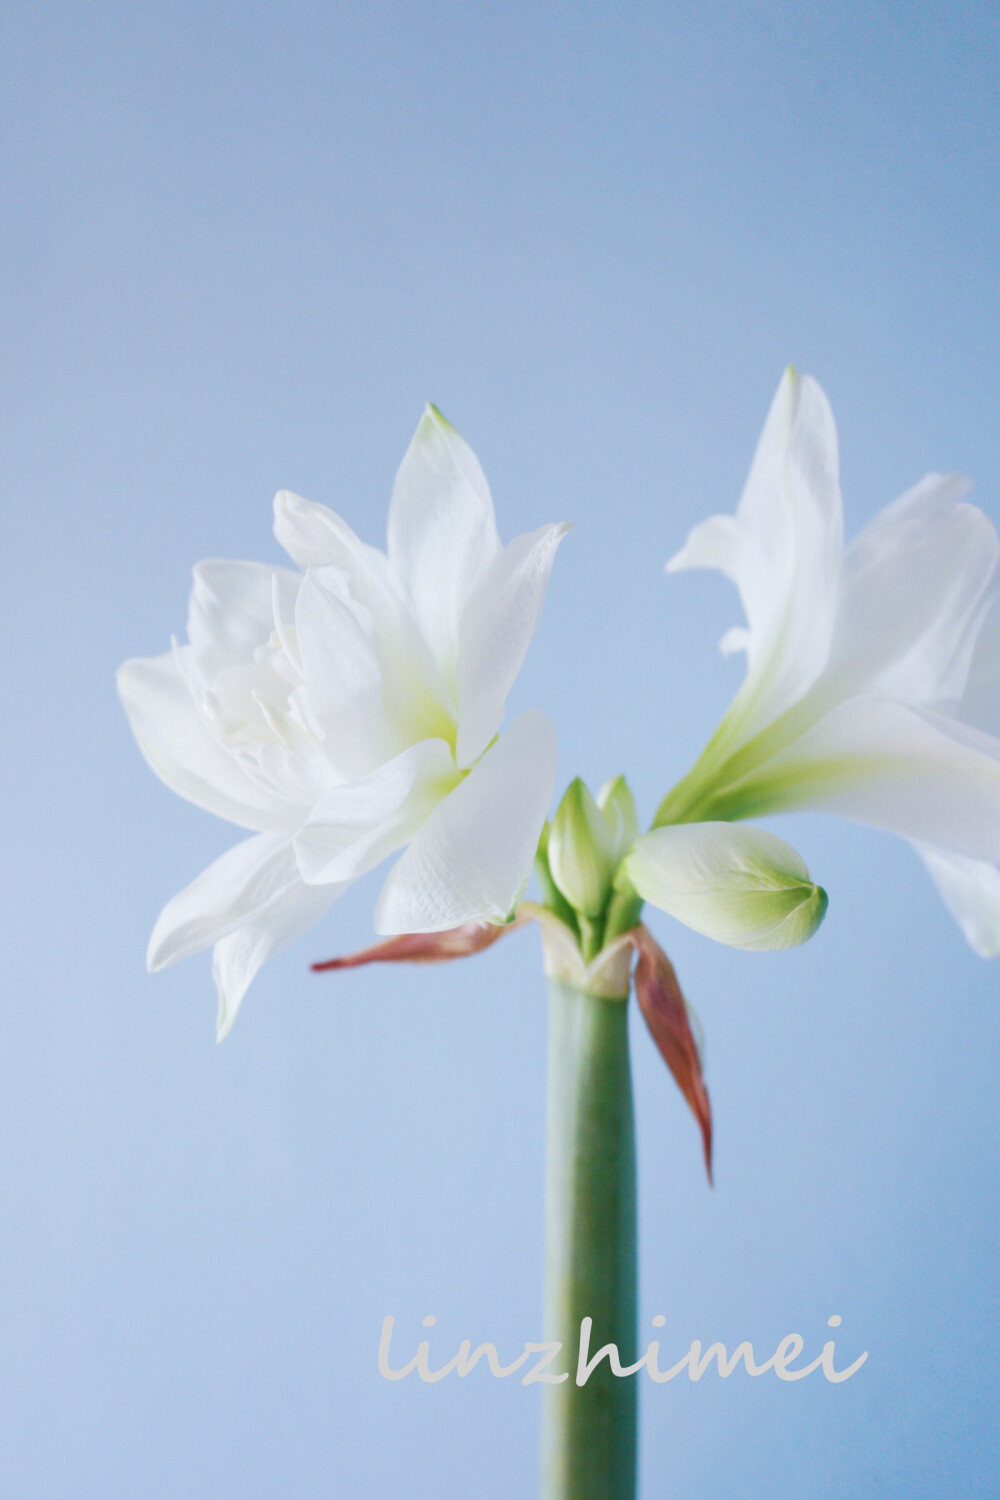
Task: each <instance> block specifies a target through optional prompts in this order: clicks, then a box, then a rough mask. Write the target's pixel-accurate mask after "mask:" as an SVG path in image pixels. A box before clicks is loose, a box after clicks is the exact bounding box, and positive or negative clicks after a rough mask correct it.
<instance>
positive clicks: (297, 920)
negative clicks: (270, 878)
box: [212, 881, 344, 1042]
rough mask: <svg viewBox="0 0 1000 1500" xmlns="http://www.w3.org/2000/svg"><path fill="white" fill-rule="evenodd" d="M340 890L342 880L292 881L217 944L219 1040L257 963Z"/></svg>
mask: <svg viewBox="0 0 1000 1500" xmlns="http://www.w3.org/2000/svg"><path fill="white" fill-rule="evenodd" d="M343 890H344V886H343V885H323V886H316V885H303V884H302V882H301V881H292V882H290V883H289V885H288V887H287V889H286V891H285V892H284V894H283V895H282V896H281V897H279V898H276V899H275V900H274V901H273V902H272V903H271V904H270V905H269V906H268V907H267V909H266V910H265V911H262V912H261V913H260V914H259V915H258V916H256V917H252V918H251V919H250V920H249V921H248V922H245V923H244V924H243V925H242V926H240V927H238V928H237V929H236V931H235V932H231V933H230V934H229V935H228V937H224V938H222V939H221V940H220V941H219V942H217V943H216V945H215V949H214V951H213V954H212V976H213V978H214V979H215V986H216V990H217V992H218V997H219V1012H218V1020H217V1022H216V1040H217V1041H220V1042H221V1041H222V1040H223V1039H224V1038H225V1037H226V1036H228V1035H229V1032H230V1031H231V1030H232V1026H233V1022H234V1021H235V1020H236V1013H237V1011H238V1010H239V1007H240V1003H241V1001H242V1000H243V996H244V995H245V994H246V992H247V989H248V988H249V986H250V983H251V981H252V980H253V978H254V977H255V975H256V974H257V972H258V970H259V969H260V967H261V965H262V964H263V963H264V962H265V961H266V960H267V959H268V958H270V957H271V955H272V954H273V953H277V952H279V951H280V950H281V949H282V948H286V947H287V946H288V944H289V943H291V942H294V941H295V939H296V938H297V937H301V936H302V934H303V933H304V932H307V931H308V929H309V928H310V927H312V926H314V925H315V923H316V922H318V921H319V919H320V917H322V916H323V914H324V912H326V910H327V908H328V907H329V906H330V905H331V903H332V902H333V901H334V900H336V898H337V897H338V896H339V895H340V894H341V892H342V891H343Z"/></svg>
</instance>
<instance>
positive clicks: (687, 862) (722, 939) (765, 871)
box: [623, 823, 827, 949]
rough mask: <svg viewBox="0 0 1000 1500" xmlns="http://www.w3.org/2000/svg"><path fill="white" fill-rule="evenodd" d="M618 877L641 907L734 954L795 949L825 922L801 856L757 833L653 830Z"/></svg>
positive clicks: (718, 826)
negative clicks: (645, 903) (742, 950)
mask: <svg viewBox="0 0 1000 1500" xmlns="http://www.w3.org/2000/svg"><path fill="white" fill-rule="evenodd" d="M623 875H624V876H625V877H626V878H627V879H628V880H629V881H630V882H631V884H632V886H633V887H634V888H635V890H636V891H637V892H638V893H639V895H640V896H641V897H642V898H643V900H645V901H648V902H650V903H651V905H653V906H658V907H659V908H660V910H661V911H665V912H668V913H669V915H670V916H672V917H676V918H677V920H678V921H679V922H684V923H685V924H686V925H687V926H688V927H693V928H694V930H695V931H696V932H702V933H704V934H705V936H706V937H710V938H714V939H715V941H716V942H718V943H728V944H729V945H730V946H732V947H734V948H758V949H760V948H794V947H795V946H796V945H797V944H798V943H804V942H805V941H806V939H807V938H811V937H812V935H813V933H814V932H815V931H816V929H817V927H818V926H819V924H820V923H821V922H822V920H823V918H824V916H825V915H826V908H827V895H826V892H825V891H824V890H823V889H822V888H821V887H820V886H818V885H814V884H813V881H812V878H811V876H810V874H809V871H808V869H807V868H806V866H805V863H804V861H803V859H802V857H801V855H799V854H797V853H796V851H795V850H794V849H793V848H792V847H791V845H790V844H786V843H785V841H784V839H779V838H776V837H775V835H774V834H773V833H765V832H764V831H763V829H760V828H747V827H744V826H736V827H734V826H733V825H732V824H731V823H682V824H675V825H671V826H669V827H666V828H656V829H654V830H653V832H652V833H647V834H644V835H643V837H642V838H640V839H638V840H637V842H636V845H635V848H634V849H633V850H632V853H631V854H630V855H629V856H628V858H627V859H626V860H625V862H624V865H623Z"/></svg>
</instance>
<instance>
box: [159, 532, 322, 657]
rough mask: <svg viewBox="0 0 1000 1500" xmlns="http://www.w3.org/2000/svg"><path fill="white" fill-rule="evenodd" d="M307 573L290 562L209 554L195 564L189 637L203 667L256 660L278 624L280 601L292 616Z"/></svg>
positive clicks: (285, 615)
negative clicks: (269, 563) (274, 563)
mask: <svg viewBox="0 0 1000 1500" xmlns="http://www.w3.org/2000/svg"><path fill="white" fill-rule="evenodd" d="M300 582H301V579H300V577H299V574H298V573H293V572H292V571H291V569H290V568H272V567H268V566H266V565H265V564H264V563H254V562H228V561H226V560H224V559H220V558H209V559H208V560H207V561H206V562H200V563H198V565H197V567H196V568H195V570H194V586H193V588H192V590H191V598H190V602H189V604H188V627H187V629H188V640H189V641H190V643H191V645H192V646H193V647H194V650H195V652H196V654H197V656H198V658H199V662H200V664H201V666H202V670H203V671H207V672H211V671H215V670H217V669H218V668H219V667H222V666H226V665H228V664H230V663H232V662H245V661H252V660H253V654H254V651H255V650H256V649H257V647H258V646H262V645H264V643H265V642H266V641H268V640H269V639H270V637H271V635H272V634H273V633H274V629H275V606H276V602H277V604H278V606H279V607H280V611H281V617H282V618H283V619H288V618H290V617H291V615H292V614H293V613H294V610H295V596H296V594H297V593H298V589H299V584H300Z"/></svg>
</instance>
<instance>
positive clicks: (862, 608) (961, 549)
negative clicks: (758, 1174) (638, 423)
mask: <svg viewBox="0 0 1000 1500" xmlns="http://www.w3.org/2000/svg"><path fill="white" fill-rule="evenodd" d="M968 489H969V485H968V483H967V481H965V480H964V479H962V478H960V477H958V476H956V475H939V474H930V475H928V476H927V477H926V478H925V479H923V480H921V482H920V483H919V484H918V485H916V486H915V488H914V489H912V490H910V491H909V492H908V493H906V494H905V495H903V496H902V497H901V498H900V499H899V500H897V501H895V502H894V503H893V504H892V505H889V506H888V507H887V508H886V509H885V510H883V511H881V512H880V513H879V514H878V515H877V516H876V517H875V519H874V520H873V521H872V522H871V523H870V524H869V525H868V526H867V527H866V528H865V529H864V530H863V531H862V532H861V533H860V535H859V536H858V537H856V538H855V540H854V541H853V542H852V543H851V544H850V545H849V546H847V547H845V546H844V543H843V518H842V509H841V497H840V487H839V482H838V462H837V438H836V431H835V428H834V423H833V417H832V415H831V412H830V408H829V405H828V404H827V401H826V398H825V396H824V394H823V392H822V391H821V390H820V388H819V386H818V385H817V384H816V382H815V381H813V380H811V379H809V378H808V377H806V378H799V377H798V376H797V375H796V374H795V373H794V371H789V372H788V373H787V374H786V375H785V377H784V379H783V380H782V382H781V385H780V386H779V389H778V392H777V395H776V396H775V399H774V403H773V405H772V407H771V411H770V414H769V416H768V419H767V423H766V425H765V427H764V432H763V435H762V437H761V439H760V443H759V445H758V448H757V452H756V456H755V458H754V461H753V465H752V467H751V470H750V476H749V479H748V480H747V484H746V488H745V490H744V492H743V496H742V498H741V500H740V503H739V507H738V509H737V511H736V514H735V516H714V517H712V518H711V519H710V520H707V521H704V522H702V524H701V525H699V526H697V527H695V529H694V531H693V532H692V533H691V535H690V537H689V538H688V540H687V543H686V544H685V546H684V547H683V549H682V550H681V551H680V552H679V553H678V554H677V556H676V557H674V558H673V559H672V560H671V562H670V563H669V564H668V570H669V571H671V572H673V571H677V570H680V569H684V568H696V567H709V568H718V569H719V570H720V571H721V572H723V573H725V574H726V576H727V577H728V578H730V579H732V581H733V582H734V583H735V584H736V586H737V588H738V589H739V592H740V597H741V600H742V602H743V607H744V610H745V613H746V622H747V623H746V626H745V628H742V627H741V628H739V629H737V630H733V631H730V632H729V633H728V634H727V635H726V636H725V637H724V638H723V641H722V649H723V651H725V652H728V651H733V650H743V651H745V652H746V654H747V661H748V670H747V675H746V678H745V680H744V682H743V685H742V687H741V689H740V691H739V693H738V694H737V696H736V698H735V700H734V702H733V704H732V706H731V707H730V709H729V712H728V713H727V714H726V716H725V718H724V719H723V721H722V723H721V724H720V726H719V728H718V730H717V731H716V733H715V736H714V737H713V739H712V740H711V741H710V743H709V745H708V746H707V748H706V749H705V751H704V753H703V755H702V756H701V759H700V760H699V761H698V762H697V764H696V765H695V766H694V768H693V770H692V771H691V772H690V773H689V774H688V775H687V776H686V777H685V778H684V780H683V781H681V782H680V783H679V784H678V785H677V786H676V787H675V788H674V790H673V791H672V792H671V793H670V794H669V795H668V796H667V797H666V799H665V800H664V802H663V803H662V805H661V807H660V809H659V812H658V814H657V817H656V823H657V824H658V825H664V826H663V827H662V828H661V829H660V830H658V831H657V832H654V833H652V834H650V835H648V836H647V838H648V839H649V840H651V841H655V840H656V839H657V838H665V839H666V840H667V842H668V843H669V840H670V836H671V833H673V834H675V835H676V836H681V830H680V829H676V828H671V826H670V825H677V824H683V825H685V826H688V825H694V824H697V823H702V822H708V823H710V824H713V825H715V826H716V827H717V829H718V830H719V834H720V836H723V837H724V836H725V835H724V829H725V823H726V822H727V821H728V820H731V819H739V818H747V817H751V816H754V815H759V814H766V813H773V812H777V811H781V810H784V809H790V808H804V807H816V808H824V809H827V810H829V811H832V812H837V813H842V814H844V815H845V816H847V817H850V818H855V819H857V820H859V821H861V822H864V823H870V824H873V825H874V826H876V827H879V828H884V829H887V830H889V831H891V832H893V833H897V834H901V835H902V836H903V837H905V838H907V839H910V840H911V841H912V842H913V844H914V845H915V846H916V848H917V849H918V851H919V852H920V854H921V855H922V856H923V858H924V860H925V862H926V864H927V866H928V868H929V870H930V872H931V875H932V876H933V878H934V880H935V881H936V883H937V885H938V888H939V890H940V891H941V893H942V895H943V897H944V900H945V901H946V903H947V905H948V907H949V908H950V910H951V911H952V913H953V915H954V916H955V918H956V919H957V920H958V922H959V923H960V924H961V926H962V928H963V930H964V932H965V935H966V937H967V938H968V940H969V942H970V944H971V945H972V946H973V948H975V949H976V951H977V952H979V953H982V954H984V955H989V954H995V953H997V952H998V951H1000V873H998V870H997V867H996V866H997V861H998V860H1000V738H997V737H996V736H997V735H998V734H1000V605H998V603H997V599H998V592H1000V542H998V538H997V534H996V531H995V529H994V527H993V525H992V524H991V522H990V521H989V520H988V519H987V517H986V516H984V515H983V513H982V512H981V511H980V510H978V509H977V508H976V507H975V506H973V505H970V504H969V503H968V502H967V501H966V500H965V498H964V497H965V495H966V493H967V491H968ZM736 832H737V831H736V830H730V833H731V835H735V834H736ZM689 836H695V837H697V836H696V835H689ZM642 844H643V841H642V840H640V846H641V845H642ZM650 848H651V851H652V853H655V845H651V846H650ZM647 852H650V851H649V850H648V851H647ZM640 889H641V886H640ZM650 899H654V900H655V897H653V896H651V897H650ZM668 909H669V908H668Z"/></svg>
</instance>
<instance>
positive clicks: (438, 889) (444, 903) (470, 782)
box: [375, 709, 556, 934]
mask: <svg viewBox="0 0 1000 1500" xmlns="http://www.w3.org/2000/svg"><path fill="white" fill-rule="evenodd" d="M555 772H556V743H555V731H554V730H553V728H552V725H551V724H550V723H549V721H548V719H547V718H546V717H545V715H544V714H542V713H539V712H538V710H537V709H529V710H528V711H527V712H526V713H523V714H521V715H520V717H519V718H517V719H515V720H514V722H513V724H512V725H511V726H510V728H509V729H508V730H507V731H506V733H505V734H503V735H501V737H500V739H498V740H497V742H496V744H495V745H493V746H491V748H490V749H489V750H488V751H487V752H486V754H485V755H484V756H483V758H482V760H480V761H479V762H478V764H477V765H475V766H474V767H473V769H472V770H471V771H470V772H469V774H468V776H467V777H466V778H465V779H464V781H462V782H460V784H459V785H458V786H457V787H456V788H455V790H454V791H453V792H451V793H449V795H448V796H447V797H445V798H444V800H443V801H442V802H440V803H439V804H438V806H437V807H436V808H435V809H434V811H433V812H432V813H431V815H430V817H429V818H428V819H427V821H426V823H425V824H424V825H423V827H422V828H421V829H420V831H419V832H418V833H417V834H416V836H415V837H414V839H413V842H412V843H411V844H410V846H409V848H408V849H407V850H406V852H405V853H404V854H403V856H402V857H401V859H399V860H398V861H397V863H396V864H395V865H394V866H393V868H392V870H391V871H390V873H389V877H388V879H387V880H386V883H385V885H384V886H383V888H382V894H381V895H380V897H379V900H378V906H377V908H376V912H375V930H376V931H377V932H381V933H385V934H391V933H396V932H439V931H441V930H442V929H444V928H447V927H458V926H460V925H461V924H462V923H463V922H472V921H477V920H484V921H501V922H502V921H504V920H505V919H506V918H507V917H508V916H509V914H510V912H511V910H512V909H513V907H514V905H515V903H516V901H517V899H518V897H519V896H520V895H521V893H522V892H523V889H524V886H525V884H526V883H527V880H528V878H529V876H530V874H531V867H532V862H533V860H534V856H535V850H536V848H537V846H538V836H539V834H540V832H541V829H542V824H543V823H544V821H545V814H546V812H547V810H548V806H549V802H550V801H551V798H552V788H553V785H554V783H555Z"/></svg>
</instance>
